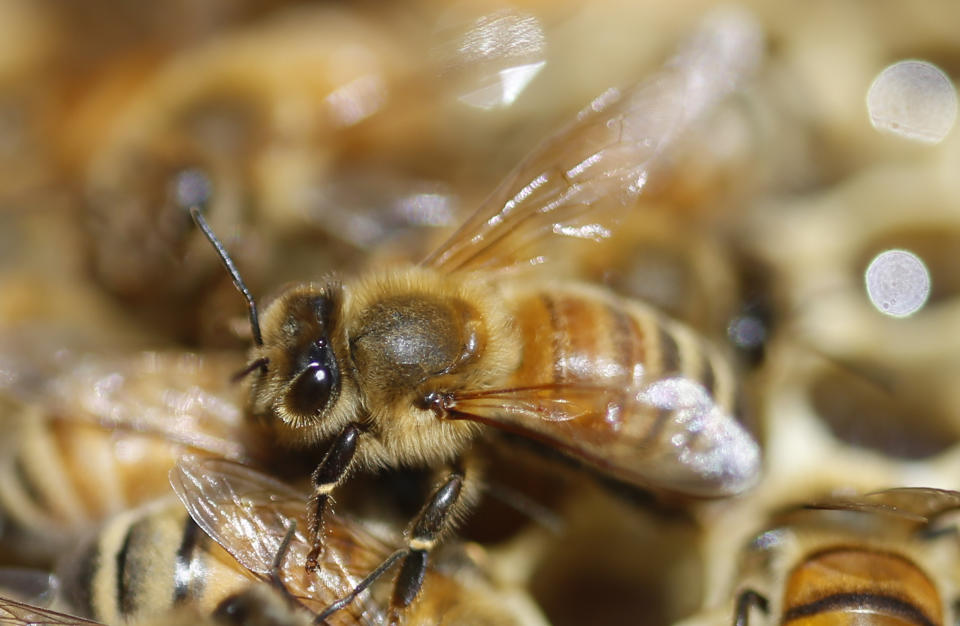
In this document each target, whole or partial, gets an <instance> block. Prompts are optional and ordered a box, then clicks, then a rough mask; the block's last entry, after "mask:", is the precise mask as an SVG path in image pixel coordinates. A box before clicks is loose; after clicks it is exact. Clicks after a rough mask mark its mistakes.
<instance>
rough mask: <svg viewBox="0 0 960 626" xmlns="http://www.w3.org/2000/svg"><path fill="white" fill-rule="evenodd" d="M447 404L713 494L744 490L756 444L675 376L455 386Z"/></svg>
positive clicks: (642, 481)
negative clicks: (458, 389)
mask: <svg viewBox="0 0 960 626" xmlns="http://www.w3.org/2000/svg"><path fill="white" fill-rule="evenodd" d="M445 407H446V409H447V411H448V414H449V416H450V417H451V418H452V419H468V420H473V421H477V422H481V423H484V424H488V425H491V426H494V427H496V428H500V429H503V430H507V431H512V432H516V433H518V434H522V435H524V436H526V437H529V438H532V439H535V440H539V441H541V442H543V443H545V444H547V445H549V446H550V447H551V448H555V449H559V450H561V451H563V452H565V453H567V454H568V455H570V456H571V457H573V458H576V459H579V460H581V461H584V462H585V463H587V464H588V465H591V466H593V467H597V468H599V469H601V470H603V472H604V473H605V474H609V475H611V476H614V477H616V478H619V479H620V480H623V481H626V482H628V483H631V484H635V485H638V486H642V487H649V488H653V489H655V490H660V491H668V492H675V493H681V494H685V495H692V496H701V497H714V496H725V495H730V494H734V493H738V492H740V491H743V490H745V489H747V488H749V487H750V486H752V485H753V484H754V483H755V482H756V480H757V478H758V476H759V472H760V450H759V447H758V446H757V444H756V442H755V441H754V440H753V437H752V436H751V435H750V433H749V432H747V431H746V429H744V428H743V426H742V425H741V424H740V423H739V422H737V421H736V419H734V418H733V416H731V415H729V414H728V413H727V412H725V411H723V410H722V409H720V407H718V406H717V405H716V404H715V403H714V401H713V399H712V398H711V397H710V395H709V394H708V393H707V391H706V390H705V389H704V388H703V386H702V385H700V384H699V383H697V382H695V381H693V380H690V379H687V378H684V377H680V376H677V377H672V378H663V379H660V380H657V381H655V382H653V383H651V384H649V385H646V386H645V387H643V388H641V389H627V390H624V389H614V388H611V387H597V386H589V385H579V384H576V383H573V384H562V385H544V386H537V387H526V388H522V389H505V390H484V391H479V392H474V393H463V394H455V395H454V396H453V397H452V398H450V399H448V400H447V402H446V404H445Z"/></svg>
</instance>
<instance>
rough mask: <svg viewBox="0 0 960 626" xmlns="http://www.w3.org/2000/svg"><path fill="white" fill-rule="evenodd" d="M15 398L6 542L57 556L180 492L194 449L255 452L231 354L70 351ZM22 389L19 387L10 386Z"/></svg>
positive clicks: (3, 501)
mask: <svg viewBox="0 0 960 626" xmlns="http://www.w3.org/2000/svg"><path fill="white" fill-rule="evenodd" d="M64 361H65V363H66V365H67V367H65V368H64V370H63V371H50V370H47V369H43V370H41V372H39V373H38V374H36V375H35V377H36V378H37V379H38V380H40V381H42V382H40V383H37V385H38V388H37V389H35V390H31V391H30V392H29V393H27V392H26V391H24V390H23V389H22V388H21V389H19V390H17V391H19V392H21V393H20V395H21V397H20V398H18V399H16V400H15V401H13V402H12V403H11V404H12V408H11V409H10V411H9V413H8V415H7V416H6V417H5V419H4V424H3V425H4V437H5V439H4V441H3V442H2V446H3V450H4V454H3V455H2V456H3V462H2V463H0V516H2V517H3V519H4V521H5V528H4V532H5V534H6V535H7V536H6V537H5V540H6V541H7V542H8V543H15V544H16V545H15V547H17V548H20V547H22V546H20V543H21V542H22V540H23V539H29V540H32V541H31V544H32V545H31V546H30V549H29V552H30V554H29V555H28V556H30V557H31V558H37V557H39V556H48V555H55V554H57V553H58V552H59V550H60V548H62V547H63V545H64V544H70V543H71V542H72V541H73V540H74V539H76V538H77V537H78V536H80V535H81V534H83V533H84V532H86V531H88V530H90V529H92V528H93V527H95V526H96V525H97V524H98V523H99V522H101V521H102V520H104V519H106V518H107V517H108V516H110V515H113V514H116V513H119V512H121V511H124V510H127V509H130V508H133V507H136V506H138V505H140V504H142V503H144V502H147V501H149V500H151V499H153V498H156V497H160V496H164V495H167V494H168V493H169V491H170V486H169V482H168V480H167V473H168V472H169V471H170V469H171V468H172V467H173V466H174V464H175V463H176V460H177V458H179V457H180V456H181V455H182V454H184V453H185V452H188V451H189V452H193V453H206V454H210V455H213V456H218V457H225V458H232V459H237V460H241V459H245V458H247V453H248V452H249V451H250V448H249V447H248V446H247V445H245V440H246V435H245V433H246V431H247V430H248V428H247V425H246V424H245V421H244V419H243V412H242V409H241V406H242V398H241V395H240V394H239V393H238V390H237V389H236V388H235V385H232V384H231V383H230V380H229V379H230V375H231V373H232V372H233V371H235V370H236V368H237V361H236V360H235V359H234V358H233V357H232V356H226V355H215V354H213V353H211V354H208V355H205V356H204V357H200V356H197V355H191V354H184V353H154V352H144V353H139V354H133V355H129V356H117V357H113V356H105V355H97V354H86V355H71V356H70V358H68V359H64ZM11 393H12V392H11Z"/></svg>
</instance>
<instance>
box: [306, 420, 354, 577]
mask: <svg viewBox="0 0 960 626" xmlns="http://www.w3.org/2000/svg"><path fill="white" fill-rule="evenodd" d="M359 437H360V428H359V426H357V425H356V424H347V426H346V428H344V429H343V430H342V431H341V432H340V434H339V435H338V436H337V438H336V439H335V440H334V442H333V445H331V446H330V449H329V450H327V453H326V454H325V455H324V457H323V460H322V461H320V465H318V466H317V469H316V470H314V472H313V495H311V496H310V503H309V504H308V505H307V520H308V522H309V526H310V537H311V538H312V540H313V547H312V548H311V550H310V553H309V554H308V555H307V564H306V567H307V571H314V570H316V569H317V560H318V559H319V558H320V554H321V553H322V552H323V515H324V512H325V511H326V510H327V507H328V506H329V504H330V500H331V498H332V495H331V494H332V493H333V490H334V489H335V488H336V487H337V485H339V484H340V483H341V482H342V481H343V478H344V477H345V476H346V475H347V471H348V470H349V469H350V465H351V463H352V462H353V456H354V454H355V453H356V451H357V439H359Z"/></svg>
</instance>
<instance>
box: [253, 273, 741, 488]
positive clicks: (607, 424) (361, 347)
mask: <svg viewBox="0 0 960 626" xmlns="http://www.w3.org/2000/svg"><path fill="white" fill-rule="evenodd" d="M486 278H487V277H485V276H484V275H483V274H473V275H458V276H447V275H444V274H442V273H439V272H435V271H430V270H425V269H420V268H411V269H408V270H395V271H393V272H391V273H386V274H382V275H375V276H372V277H368V278H366V279H365V280H361V281H359V282H357V283H353V284H351V283H348V284H345V285H343V286H342V287H341V286H313V285H310V286H303V287H299V288H296V289H293V290H291V291H289V292H287V293H285V294H284V295H283V296H282V297H281V298H280V299H279V300H277V301H275V302H274V303H273V304H272V305H271V306H270V307H269V308H268V309H267V311H266V313H265V316H264V324H263V327H264V345H263V346H260V347H256V348H254V350H253V352H252V355H251V356H252V359H253V360H256V359H267V360H268V361H269V363H270V367H269V369H268V371H267V373H266V375H264V376H260V377H257V378H256V379H255V382H254V387H253V398H254V401H253V407H254V413H255V414H257V415H260V416H262V417H263V418H265V421H266V422H267V423H269V424H272V425H273V426H274V427H277V428H278V429H279V430H280V432H281V433H282V434H284V435H286V438H287V439H288V440H289V441H293V442H299V443H310V442H315V441H324V440H329V438H331V437H333V436H335V435H336V434H337V433H338V432H340V431H341V430H342V429H343V428H344V427H345V426H346V425H347V424H348V423H351V422H354V421H357V422H360V423H361V424H363V432H362V434H361V435H360V443H359V444H358V449H357V455H358V459H359V460H360V462H361V463H362V464H365V465H368V466H375V467H376V466H391V467H396V466H411V465H426V466H436V465H438V464H443V463H450V462H452V461H454V460H456V459H457V458H458V457H459V456H460V455H462V454H463V453H464V452H465V451H466V450H467V449H468V444H469V442H470V441H471V440H472V439H473V438H475V437H476V436H477V435H478V434H479V433H480V432H481V429H480V428H479V427H478V425H477V423H478V422H480V423H489V424H492V425H494V426H496V427H498V428H502V429H506V430H513V431H515V432H518V433H521V434H524V435H527V436H530V437H532V438H535V439H539V440H542V441H544V442H545V443H547V444H549V445H551V446H553V447H555V448H557V449H559V450H561V451H563V452H566V453H567V454H570V455H571V456H573V457H574V458H577V459H579V460H581V461H583V462H586V463H587V464H590V465H594V466H597V467H598V468H599V469H601V470H602V471H604V472H605V473H608V474H610V475H612V476H615V477H618V478H621V479H623V480H625V481H627V482H631V483H634V484H638V485H643V486H652V487H654V488H658V489H663V490H668V491H669V490H676V491H679V492H682V493H691V494H695V495H719V494H722V493H725V492H727V491H735V490H739V489H742V488H743V483H744V482H745V479H744V476H747V475H749V474H750V472H751V471H754V470H753V468H755V464H756V454H755V452H754V454H753V456H749V455H748V458H747V460H746V462H745V463H744V465H745V466H746V467H741V466H732V467H724V468H721V469H716V470H715V469H714V468H712V467H707V468H706V469H704V466H707V465H709V463H710V461H709V459H707V460H702V461H700V460H698V461H696V463H694V465H696V467H695V468H693V469H690V468H687V467H681V466H680V465H681V464H680V463H677V462H676V461H675V460H673V461H672V462H663V461H662V459H663V456H664V455H666V454H669V450H671V449H672V448H673V447H675V446H676V445H677V444H676V443H675V442H674V443H671V441H670V439H671V437H674V436H675V435H677V434H678V433H680V432H681V431H683V429H685V428H688V426H687V425H688V424H689V423H691V422H694V421H695V420H697V419H703V420H706V419H710V420H713V421H714V422H716V423H717V424H718V428H719V430H720V431H721V432H723V433H726V432H728V431H729V432H730V433H732V434H731V436H732V437H733V438H734V444H735V446H739V445H741V441H742V440H743V439H744V438H748V437H749V436H748V435H746V433H745V432H744V431H742V430H740V427H739V425H737V424H736V422H735V421H734V419H733V418H732V416H731V415H732V408H733V404H734V400H735V395H736V394H735V385H734V382H733V375H732V373H731V371H730V368H729V365H727V364H726V362H725V361H723V359H722V358H721V357H720V356H719V354H718V353H717V352H716V351H715V349H713V348H712V347H711V346H710V345H709V344H708V343H707V342H705V341H703V340H702V339H700V338H699V337H698V336H697V335H696V334H695V333H694V332H693V331H691V330H689V329H688V328H686V327H685V326H683V325H681V324H679V323H677V322H673V321H671V320H668V319H666V318H665V317H663V316H662V315H660V314H658V313H657V312H656V311H654V310H653V309H652V308H650V307H647V306H645V305H643V304H641V303H639V302H636V301H633V300H629V299H625V298H622V297H618V296H616V295H614V294H612V293H611V292H609V291H608V290H605V289H602V288H599V287H591V286H588V285H580V284H572V285H560V284H558V283H549V282H548V283H538V282H535V281H532V280H531V281H514V282H509V283H507V284H506V285H505V286H493V285H491V284H490V283H489V282H487V280H486ZM318 301H319V302H322V303H323V304H322V305H319V306H321V308H325V309H326V308H329V310H330V313H329V320H328V322H326V323H324V324H322V325H321V326H322V328H315V327H314V323H313V322H312V321H310V320H311V318H316V315H315V314H311V306H318V305H317V304H316V303H317V302H318ZM305 320H306V321H305ZM318 334H325V336H327V337H329V342H330V345H331V347H332V351H333V353H334V354H335V356H336V361H337V363H339V364H340V366H339V382H340V386H339V389H338V390H336V393H333V394H332V395H331V400H330V404H329V405H328V407H327V408H326V409H325V411H324V413H325V414H324V415H323V417H322V418H320V419H318V418H317V417H316V416H309V415H308V414H306V412H305V411H301V410H298V409H299V407H297V406H296V402H293V401H291V398H295V397H296V395H297V394H296V392H295V388H294V383H292V382H291V379H292V378H293V377H294V375H295V374H296V372H297V370H298V368H300V367H302V365H301V364H300V363H298V362H297V360H296V358H297V355H300V354H303V353H304V352H305V351H307V350H308V349H309V348H308V346H309V343H306V342H309V341H312V340H313V338H314V337H316V336H317V335H318ZM304 343H306V346H307V347H304ZM664 381H672V382H671V384H673V387H672V388H670V386H669V385H668V386H667V387H668V388H666V389H661V390H659V392H658V393H660V394H661V395H664V396H665V399H662V400H657V399H643V400H640V401H638V400H637V396H638V394H643V393H648V392H649V393H653V392H650V389H651V387H652V386H655V385H657V384H658V383H663V382H664ZM674 383H675V384H674ZM654 391H656V390H654ZM687 397H692V398H693V400H689V399H687ZM671 403H672V404H671ZM685 409H686V410H689V411H691V412H693V413H694V415H690V416H684V415H681V414H680V412H681V411H683V410H685ZM711 412H712V413H711ZM274 415H276V416H279V417H280V418H281V419H280V420H272V419H270V418H271V417H272V416H274ZM725 429H726V430H725ZM693 431H696V429H693ZM711 441H716V438H713V439H711ZM683 444H684V445H685V446H687V447H689V448H690V450H691V455H690V456H691V457H695V456H696V454H698V453H700V450H699V449H698V448H697V446H698V442H697V440H696V434H695V432H690V433H688V432H685V431H684V432H683ZM703 456H704V457H705V458H706V457H708V456H709V451H708V452H705V453H704V454H703ZM729 483H733V485H734V487H731V486H730V484H729Z"/></svg>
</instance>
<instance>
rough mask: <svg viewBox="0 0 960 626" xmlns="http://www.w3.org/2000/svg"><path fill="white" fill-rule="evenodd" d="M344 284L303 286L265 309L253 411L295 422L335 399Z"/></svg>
mask: <svg viewBox="0 0 960 626" xmlns="http://www.w3.org/2000/svg"><path fill="white" fill-rule="evenodd" d="M340 293H341V292H340V289H339V288H338V287H336V286H322V287H321V286H316V285H310V284H308V285H300V286H297V287H293V288H291V289H288V290H287V291H286V292H284V293H283V295H281V296H280V297H279V298H278V299H277V300H275V301H274V302H273V303H271V304H270V306H268V307H267V309H266V310H265V311H264V316H263V319H264V324H263V329H264V333H263V345H262V346H256V347H254V349H253V353H252V356H253V358H254V362H257V361H263V362H265V363H266V365H265V367H264V368H263V369H262V370H261V372H260V374H259V375H258V378H257V379H256V380H255V382H254V400H255V401H254V404H255V410H257V408H258V407H259V408H260V410H264V411H267V412H270V413H273V414H275V415H276V416H278V417H279V418H280V419H281V420H283V421H284V422H286V423H287V424H289V425H291V426H293V427H302V426H309V425H312V424H314V423H316V422H317V421H319V420H320V419H321V418H322V417H323V416H324V415H325V414H327V412H328V411H329V409H330V408H331V407H332V406H333V405H334V404H336V401H337V398H338V397H339V395H340V387H341V373H340V365H339V359H338V357H337V350H336V347H337V346H338V345H343V342H341V341H340V339H339V335H338V333H339V330H338V329H339V323H338V321H339V320H338V317H339V305H340Z"/></svg>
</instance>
